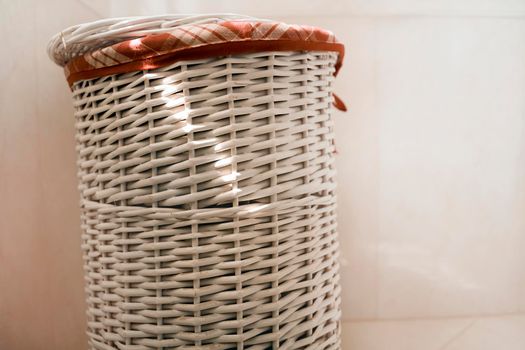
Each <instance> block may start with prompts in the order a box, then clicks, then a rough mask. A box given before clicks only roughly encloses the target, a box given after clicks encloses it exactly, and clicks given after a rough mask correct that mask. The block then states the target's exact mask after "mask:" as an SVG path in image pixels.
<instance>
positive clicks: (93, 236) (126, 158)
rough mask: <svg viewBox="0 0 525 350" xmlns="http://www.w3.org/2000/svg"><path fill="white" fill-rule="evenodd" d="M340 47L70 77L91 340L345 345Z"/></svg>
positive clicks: (107, 344)
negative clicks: (336, 115) (336, 107)
mask: <svg viewBox="0 0 525 350" xmlns="http://www.w3.org/2000/svg"><path fill="white" fill-rule="evenodd" d="M336 56H337V55H336V54H335V53H329V52H260V53H254V54H244V55H237V56H227V57H219V58H217V57H215V58H208V59H201V60H192V61H183V62H177V63H174V64H172V65H169V66H166V67H163V68H158V69H154V70H147V71H139V72H132V73H126V74H120V75H112V76H106V77H101V78H97V79H92V80H83V81H80V82H77V83H76V84H75V85H74V86H73V94H74V104H75V109H76V113H75V116H76V128H77V144H78V154H79V162H78V169H79V178H80V190H81V195H82V203H81V206H82V228H83V236H82V237H83V238H82V239H83V245H82V247H83V252H84V261H85V273H86V279H87V284H86V286H87V294H88V296H87V303H88V318H89V323H88V333H89V338H90V344H91V347H92V348H94V349H104V350H108V349H126V350H139V349H144V350H147V349H312V350H320V349H339V348H340V342H339V332H340V328H339V319H340V296H339V295H340V289H339V288H340V287H339V273H338V261H337V256H338V242H337V231H336V217H335V192H334V190H335V180H334V175H335V170H334V157H333V153H334V146H333V122H332V119H331V116H330V112H331V99H332V96H331V83H332V81H333V79H334V78H333V73H334V70H335V68H334V64H335V61H336V58H337V57H336Z"/></svg>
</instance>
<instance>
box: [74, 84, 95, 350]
mask: <svg viewBox="0 0 525 350" xmlns="http://www.w3.org/2000/svg"><path fill="white" fill-rule="evenodd" d="M89 84H90V83H89V82H88V81H83V82H82V83H81V85H82V86H81V88H80V89H86V87H87V86H88V85H89ZM87 95H88V93H86V92H85V90H84V91H83V92H82V93H81V94H79V95H75V97H76V99H78V100H80V101H84V104H83V105H82V106H81V107H78V108H80V109H82V108H85V109H87V105H88V102H85V101H89V100H88V96H87ZM85 119H86V117H85V116H84V114H83V113H80V116H77V120H76V123H77V125H76V129H77V135H76V137H77V147H76V148H77V157H78V158H77V163H78V179H79V181H80V186H81V188H82V190H81V198H80V201H81V203H80V206H81V212H82V214H81V215H82V225H83V226H84V227H83V230H82V238H83V239H82V241H83V242H82V243H83V245H84V247H83V248H84V249H83V251H84V257H83V258H84V276H85V277H84V279H85V283H86V286H85V292H86V295H87V306H88V312H87V316H88V326H87V329H88V335H89V339H88V343H89V344H88V345H89V347H90V349H94V347H95V344H94V340H95V339H96V338H97V337H100V336H102V335H101V334H100V330H99V329H98V328H97V327H96V324H97V323H99V317H98V316H97V315H96V314H95V301H94V300H95V298H96V294H95V291H94V290H93V286H95V284H96V283H95V280H94V277H93V275H94V267H93V265H94V262H95V261H94V260H95V256H96V255H95V254H96V253H95V252H96V251H95V249H94V248H95V247H94V244H93V243H92V242H95V241H96V238H93V239H91V238H90V237H91V236H92V235H93V232H92V231H93V230H92V229H90V227H89V225H90V224H89V222H88V221H89V220H90V219H89V216H88V214H87V209H86V207H85V203H84V201H85V199H84V196H85V194H84V192H85V190H86V188H87V185H86V184H85V183H84V182H83V180H82V177H83V175H84V172H85V170H83V169H84V168H83V167H82V166H81V164H82V163H83V159H82V157H83V156H81V150H82V149H85V147H86V144H85V143H86V141H85V137H86V128H85V127H83V126H82V127H81V125H83V124H84V122H85Z"/></svg>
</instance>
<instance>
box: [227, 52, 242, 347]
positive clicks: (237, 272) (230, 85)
mask: <svg viewBox="0 0 525 350" xmlns="http://www.w3.org/2000/svg"><path fill="white" fill-rule="evenodd" d="M226 71H227V72H228V74H227V75H226V79H227V81H228V87H227V93H228V110H230V111H232V112H231V114H230V126H231V131H230V140H233V143H232V146H231V157H232V162H231V174H232V178H233V183H232V191H233V192H234V194H235V197H234V198H233V202H232V206H233V207H234V208H237V207H238V206H239V197H238V196H237V195H236V194H237V193H238V192H239V190H240V189H239V182H238V181H237V159H236V156H237V144H236V139H237V132H236V129H235V122H236V121H235V114H234V109H235V100H234V96H233V68H232V63H231V60H228V63H227V64H226ZM233 222H234V226H233V236H234V237H237V238H236V239H235V243H234V246H235V248H239V247H240V246H241V242H240V237H239V216H238V215H237V214H236V215H235V217H234V218H233ZM235 261H236V262H238V265H236V267H235V277H236V280H237V283H236V285H235V290H236V291H237V295H238V296H239V297H238V298H237V301H236V302H237V307H238V311H237V321H238V323H239V324H240V326H239V327H237V334H238V335H240V336H241V339H242V335H243V326H242V319H243V309H242V303H243V297H242V266H241V253H240V250H239V249H236V251H235ZM243 349H244V341H243V340H241V341H239V342H238V343H237V350H243Z"/></svg>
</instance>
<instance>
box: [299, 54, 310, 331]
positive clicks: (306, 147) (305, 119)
mask: <svg viewBox="0 0 525 350" xmlns="http://www.w3.org/2000/svg"><path fill="white" fill-rule="evenodd" d="M305 55H308V54H305ZM308 58H309V56H306V57H305V58H303V59H302V60H301V63H302V66H303V69H302V71H301V76H302V78H303V79H302V80H301V87H302V88H303V91H302V92H301V99H302V100H303V101H304V104H303V105H302V106H301V108H302V112H303V113H304V116H303V120H302V122H303V124H305V125H307V127H306V128H305V131H304V132H303V137H304V139H305V140H308V137H309V130H310V126H309V125H310V123H309V120H308V119H309V117H310V115H309V108H308V91H307V89H308V76H309V75H308ZM308 142H309V141H308ZM308 142H306V143H305V145H304V148H303V152H304V154H306V155H308V154H309V153H310V147H309V143H308ZM304 168H305V169H310V161H309V159H308V157H306V159H305V161H304ZM304 183H305V184H309V183H310V173H309V172H306V174H305V176H304ZM307 213H308V214H307V216H306V222H307V223H308V224H307V226H306V230H307V231H308V236H307V237H306V241H307V242H308V247H307V248H306V255H307V256H308V260H307V261H306V264H308V266H312V263H313V260H312V257H311V255H312V247H311V244H312V243H311V242H312V235H311V231H312V224H311V219H312V206H311V205H308V206H307ZM306 279H307V280H308V287H307V288H306V291H307V293H308V297H309V298H308V302H307V305H308V308H309V309H311V307H312V304H313V301H312V291H313V288H312V284H313V282H312V271H311V270H310V269H309V271H308V273H307V274H306ZM306 319H307V321H308V323H307V324H308V325H309V327H308V331H307V334H306V335H307V337H308V338H310V337H311V336H312V334H313V329H312V328H313V324H312V319H313V317H312V314H311V313H309V314H308V316H307V318H306ZM311 341H313V339H312V340H311Z"/></svg>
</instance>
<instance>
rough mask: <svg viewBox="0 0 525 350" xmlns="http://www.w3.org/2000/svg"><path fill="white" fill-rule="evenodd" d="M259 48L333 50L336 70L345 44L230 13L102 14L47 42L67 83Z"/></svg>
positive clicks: (317, 32)
mask: <svg viewBox="0 0 525 350" xmlns="http://www.w3.org/2000/svg"><path fill="white" fill-rule="evenodd" d="M258 51H335V52H338V53H339V55H338V63H337V65H336V71H337V70H338V69H339V68H340V66H341V62H342V59H343V54H344V46H343V44H341V43H340V42H338V41H337V39H336V38H335V36H334V35H333V34H332V33H331V32H330V31H327V30H324V29H321V28H317V27H311V26H304V25H289V24H285V23H281V22H275V21H270V20H263V19H256V18H253V17H248V16H241V15H233V14H216V15H199V16H181V15H163V16H149V17H131V18H113V19H104V20H99V21H96V22H91V23H86V24H80V25H77V26H73V27H70V28H68V29H65V30H64V31H62V32H60V33H58V34H56V35H55V36H54V37H53V38H52V40H51V41H50V43H49V45H48V54H49V56H50V57H51V59H52V60H53V61H54V62H55V63H57V64H58V65H61V66H63V67H64V70H65V74H66V77H67V80H68V82H69V84H70V85H72V84H74V83H75V82H76V81H79V80H84V79H91V78H97V77H101V76H106V75H112V74H119V73H126V72H130V71H137V70H144V69H154V68H160V67H163V66H166V65H169V64H171V63H173V62H175V61H179V60H188V59H199V58H204V57H215V56H225V55H231V54H240V53H248V52H258Z"/></svg>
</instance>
